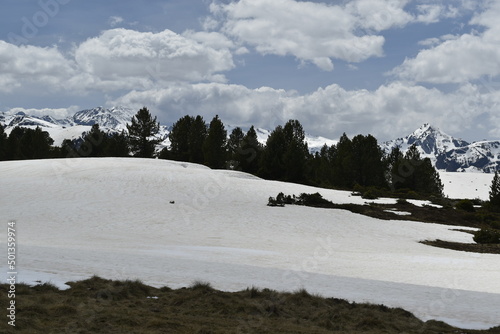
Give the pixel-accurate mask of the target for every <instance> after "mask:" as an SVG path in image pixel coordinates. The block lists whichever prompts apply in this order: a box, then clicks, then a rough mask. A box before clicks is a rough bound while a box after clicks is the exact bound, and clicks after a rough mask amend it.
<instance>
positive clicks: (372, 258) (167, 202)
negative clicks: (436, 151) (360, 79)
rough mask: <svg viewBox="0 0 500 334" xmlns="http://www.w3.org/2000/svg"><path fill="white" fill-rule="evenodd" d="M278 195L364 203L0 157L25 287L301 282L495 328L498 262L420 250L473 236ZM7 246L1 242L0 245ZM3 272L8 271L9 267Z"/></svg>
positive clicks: (468, 176)
mask: <svg viewBox="0 0 500 334" xmlns="http://www.w3.org/2000/svg"><path fill="white" fill-rule="evenodd" d="M442 175H443V183H444V186H445V189H444V190H445V193H446V195H448V196H450V197H464V194H466V193H469V194H471V195H470V197H472V198H475V197H483V196H487V192H488V187H487V185H489V184H490V182H491V178H492V175H491V174H485V173H443V174H442ZM488 178H489V179H488ZM483 185H484V186H483ZM472 189H474V191H472ZM279 192H284V193H286V194H300V193H314V192H320V193H321V194H322V195H323V196H324V197H325V198H326V199H328V200H331V201H333V202H335V203H356V204H363V203H364V201H365V200H363V199H362V198H360V197H356V196H354V197H353V196H351V193H350V192H344V191H336V190H326V189H318V188H312V187H308V186H303V185H297V184H291V183H283V182H276V181H266V180H262V179H259V178H257V177H254V176H252V175H248V174H244V173H240V172H235V171H226V170H211V169H209V168H207V167H204V166H200V165H195V164H189V163H180V162H171V161H167V160H155V159H147V160H146V159H135V158H128V159H115V158H102V159H90V158H89V159H58V160H31V161H6V162H1V163H0V198H1V202H0V212H1V216H2V218H1V220H2V221H4V222H5V224H7V222H8V221H9V220H15V221H16V228H17V239H18V240H17V242H18V250H19V254H18V257H19V261H20V262H19V265H18V273H19V276H18V279H19V281H24V282H27V283H30V284H36V281H50V282H52V283H53V284H56V285H58V286H60V287H67V286H65V284H64V283H65V282H68V281H74V280H81V279H86V278H89V277H90V276H92V275H98V276H101V277H104V278H108V279H140V280H142V281H143V282H144V283H146V284H149V285H153V286H156V287H161V286H169V287H171V288H180V287H184V286H189V285H190V284H191V283H192V282H193V281H196V280H202V281H208V282H210V283H211V284H212V285H213V286H214V287H215V288H217V289H220V290H226V291H236V290H242V289H245V288H247V287H252V286H255V287H261V288H264V287H266V288H271V289H276V290H280V291H296V290H298V289H301V288H305V289H306V290H308V291H309V292H311V293H317V294H320V295H323V296H326V297H337V298H343V299H347V300H350V301H356V302H369V303H374V304H384V305H387V306H391V307H402V308H404V309H406V310H408V311H410V312H412V313H414V314H415V315H416V316H418V317H419V318H421V319H423V320H429V319H436V320H442V321H445V322H447V323H449V324H451V325H454V326H458V327H461V328H471V329H486V328H490V327H493V326H498V325H500V314H499V313H498V312H499V310H500V284H499V277H500V266H499V265H498V263H499V256H498V255H493V254H477V253H466V252H458V251H452V250H448V249H441V248H435V247H431V246H426V245H423V244H421V243H419V241H422V240H427V239H429V240H435V239H441V240H446V241H455V242H465V243H471V242H472V235H471V234H468V233H464V232H459V231H456V230H455V228H454V227H453V226H444V225H437V224H424V223H419V222H411V221H399V220H393V221H385V220H378V219H375V218H370V217H366V216H362V215H358V214H354V213H351V212H348V211H344V210H331V209H317V208H309V207H301V206H286V207H284V208H272V207H268V206H267V205H266V204H267V200H268V198H269V196H276V194H278V193H279ZM465 197H466V196H465ZM376 202H380V203H389V204H392V203H395V200H393V199H379V200H376ZM412 203H413V204H415V205H424V204H428V203H426V202H419V201H412ZM462 229H464V228H463V227H462ZM6 230H7V229H4V232H3V233H5V231H6ZM6 240H7V238H6V236H5V235H4V236H3V237H1V240H0V247H2V248H3V249H6ZM0 270H2V271H3V272H4V273H6V272H7V271H8V270H7V268H6V265H5V266H0Z"/></svg>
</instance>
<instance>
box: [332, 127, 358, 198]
mask: <svg viewBox="0 0 500 334" xmlns="http://www.w3.org/2000/svg"><path fill="white" fill-rule="evenodd" d="M335 151H336V154H335V158H334V161H333V185H334V186H336V187H341V188H349V189H350V188H352V187H353V186H354V176H353V157H352V141H351V140H350V139H349V137H348V136H347V135H346V134H345V133H344V134H343V135H342V136H341V137H340V139H339V142H338V143H337V145H336V150H335Z"/></svg>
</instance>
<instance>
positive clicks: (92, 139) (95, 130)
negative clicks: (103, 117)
mask: <svg viewBox="0 0 500 334" xmlns="http://www.w3.org/2000/svg"><path fill="white" fill-rule="evenodd" d="M107 145H108V135H107V134H106V133H104V131H102V130H101V129H100V128H99V124H97V123H96V124H94V125H92V128H91V129H90V131H89V133H87V134H86V135H85V136H83V144H82V147H81V150H82V151H85V153H86V154H85V156H87V157H104V156H106V154H107V152H106V150H107Z"/></svg>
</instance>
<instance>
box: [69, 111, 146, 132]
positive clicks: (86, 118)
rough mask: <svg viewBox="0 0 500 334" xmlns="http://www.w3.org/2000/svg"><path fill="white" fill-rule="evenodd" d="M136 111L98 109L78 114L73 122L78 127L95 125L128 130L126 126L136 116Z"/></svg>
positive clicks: (73, 118)
mask: <svg viewBox="0 0 500 334" xmlns="http://www.w3.org/2000/svg"><path fill="white" fill-rule="evenodd" d="M135 113H136V112H135V111H134V110H132V109H129V108H125V107H114V108H111V109H106V108H103V107H98V108H94V109H88V110H82V111H79V112H77V113H76V114H75V115H74V116H73V117H72V118H71V120H72V121H73V122H74V124H76V125H90V126H92V125H94V124H99V127H102V128H109V129H114V130H118V131H121V130H126V129H127V127H126V124H127V123H130V120H131V119H132V117H133V116H134V115H135Z"/></svg>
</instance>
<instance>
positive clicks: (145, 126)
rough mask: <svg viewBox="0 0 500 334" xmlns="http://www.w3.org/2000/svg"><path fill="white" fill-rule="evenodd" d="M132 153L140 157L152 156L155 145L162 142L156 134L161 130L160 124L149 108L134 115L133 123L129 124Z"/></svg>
mask: <svg viewBox="0 0 500 334" xmlns="http://www.w3.org/2000/svg"><path fill="white" fill-rule="evenodd" d="M127 129H128V133H129V140H130V145H131V148H132V153H133V155H134V156H135V157H139V158H152V157H153V155H154V153H155V147H156V145H157V144H158V143H159V142H160V140H159V139H157V138H156V137H155V136H156V135H157V134H158V132H159V131H160V124H159V123H157V122H156V116H155V117H154V118H153V117H152V116H151V114H150V113H149V110H148V109H147V108H146V107H144V108H142V109H140V110H139V111H138V112H137V114H136V115H135V116H133V117H132V121H131V124H130V125H129V124H127Z"/></svg>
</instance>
